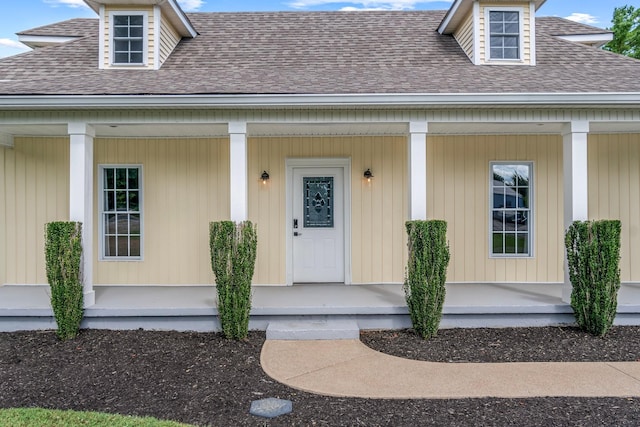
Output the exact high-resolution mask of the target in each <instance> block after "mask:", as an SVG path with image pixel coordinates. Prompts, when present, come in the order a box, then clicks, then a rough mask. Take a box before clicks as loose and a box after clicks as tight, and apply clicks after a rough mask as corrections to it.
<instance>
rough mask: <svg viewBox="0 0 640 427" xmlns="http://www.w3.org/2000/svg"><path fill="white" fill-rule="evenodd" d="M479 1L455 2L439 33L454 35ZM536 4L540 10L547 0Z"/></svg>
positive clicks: (500, 0)
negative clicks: (474, 4)
mask: <svg viewBox="0 0 640 427" xmlns="http://www.w3.org/2000/svg"><path fill="white" fill-rule="evenodd" d="M476 1H477V0H454V2H453V4H452V5H451V7H450V8H449V10H448V11H447V13H446V15H445V16H444V18H443V19H442V22H441V23H440V26H438V32H439V33H440V34H453V33H454V32H455V31H456V30H457V29H458V28H459V27H460V25H461V24H462V22H463V21H464V20H465V19H466V17H467V16H468V15H469V12H471V9H472V8H473V3H474V2H476ZM531 1H532V2H533V3H535V8H536V10H538V9H539V8H540V6H542V5H543V4H544V3H545V2H546V1H547V0H531ZM491 3H492V4H493V3H495V4H504V5H505V6H508V5H509V4H510V3H513V0H495V1H492V2H491Z"/></svg>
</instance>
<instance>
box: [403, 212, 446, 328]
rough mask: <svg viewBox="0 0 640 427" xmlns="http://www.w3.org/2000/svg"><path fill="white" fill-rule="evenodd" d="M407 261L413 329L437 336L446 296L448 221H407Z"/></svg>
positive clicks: (407, 296)
mask: <svg viewBox="0 0 640 427" xmlns="http://www.w3.org/2000/svg"><path fill="white" fill-rule="evenodd" d="M405 226H406V229H407V234H408V235H409V242H408V247H409V260H408V262H407V271H406V277H405V282H404V292H405V297H406V301H407V306H408V307H409V315H410V316H411V322H412V324H413V329H414V330H415V331H416V333H418V334H419V335H420V336H421V337H422V338H424V339H427V338H431V337H434V336H436V334H437V333H438V327H439V326H440V319H441V318H442V306H443V304H444V297H445V292H446V290H445V282H446V279H447V266H448V265H449V257H450V256H449V245H448V244H447V223H446V221H441V220H430V221H408V222H407V223H406V224H405Z"/></svg>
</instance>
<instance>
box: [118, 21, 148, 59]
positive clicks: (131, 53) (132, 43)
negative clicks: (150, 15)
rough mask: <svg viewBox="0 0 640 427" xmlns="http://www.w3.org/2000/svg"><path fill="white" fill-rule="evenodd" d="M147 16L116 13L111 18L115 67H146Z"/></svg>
mask: <svg viewBox="0 0 640 427" xmlns="http://www.w3.org/2000/svg"><path fill="white" fill-rule="evenodd" d="M146 27H147V16H146V14H145V13H132V12H114V13H113V14H112V16H111V28H112V31H111V34H112V39H111V40H112V41H113V43H112V45H111V46H112V54H111V60H112V64H113V65H146V62H147V61H146V57H147V55H146V48H147V41H146V34H147V30H146Z"/></svg>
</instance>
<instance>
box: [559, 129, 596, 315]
mask: <svg viewBox="0 0 640 427" xmlns="http://www.w3.org/2000/svg"><path fill="white" fill-rule="evenodd" d="M588 136H589V122H588V121H572V122H570V123H567V124H566V125H565V127H564V130H563V133H562V142H563V147H562V148H563V149H562V157H563V176H564V178H563V179H564V229H565V231H566V230H568V229H569V226H571V224H572V223H573V222H574V221H586V220H587V219H589V186H588V181H589V173H588V160H589V159H588V151H587V148H588V147H587V139H588ZM564 263H565V264H564V285H563V287H562V300H563V301H564V302H566V303H569V302H571V289H572V287H571V281H570V280H569V269H568V266H567V257H566V254H565V260H564Z"/></svg>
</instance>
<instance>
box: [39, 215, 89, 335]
mask: <svg viewBox="0 0 640 427" xmlns="http://www.w3.org/2000/svg"><path fill="white" fill-rule="evenodd" d="M81 259H82V223H80V222H50V223H48V224H46V226H45V260H46V269H47V280H48V281H49V286H50V287H51V307H52V308H53V315H54V317H55V319H56V324H57V331H56V332H57V334H58V337H59V338H60V339H62V340H68V339H71V338H75V336H76V335H78V330H79V329H80V322H82V316H83V289H82V276H81V272H80V263H81Z"/></svg>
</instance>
